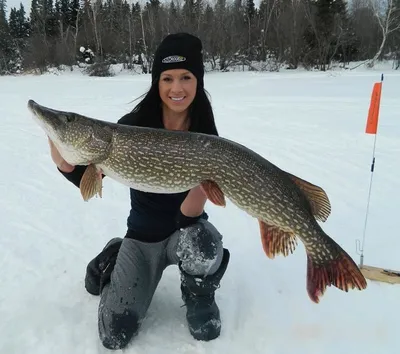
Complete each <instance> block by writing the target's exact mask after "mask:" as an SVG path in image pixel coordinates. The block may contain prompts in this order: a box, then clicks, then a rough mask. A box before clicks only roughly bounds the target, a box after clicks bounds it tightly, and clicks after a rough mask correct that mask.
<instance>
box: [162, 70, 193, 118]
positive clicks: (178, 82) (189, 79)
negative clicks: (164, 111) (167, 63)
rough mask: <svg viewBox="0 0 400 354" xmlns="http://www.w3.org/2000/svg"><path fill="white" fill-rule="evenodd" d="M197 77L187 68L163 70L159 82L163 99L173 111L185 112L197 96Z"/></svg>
mask: <svg viewBox="0 0 400 354" xmlns="http://www.w3.org/2000/svg"><path fill="white" fill-rule="evenodd" d="M196 89H197V79H196V76H194V75H193V74H192V73H191V72H190V71H188V70H186V69H172V70H167V71H163V72H162V73H161V76H160V80H159V83H158V90H159V93H160V97H161V101H162V102H163V103H164V105H165V106H166V107H167V108H169V109H170V110H171V111H173V112H176V113H182V112H185V111H186V110H187V109H188V107H189V106H190V104H191V103H192V102H193V100H194V98H195V96H196Z"/></svg>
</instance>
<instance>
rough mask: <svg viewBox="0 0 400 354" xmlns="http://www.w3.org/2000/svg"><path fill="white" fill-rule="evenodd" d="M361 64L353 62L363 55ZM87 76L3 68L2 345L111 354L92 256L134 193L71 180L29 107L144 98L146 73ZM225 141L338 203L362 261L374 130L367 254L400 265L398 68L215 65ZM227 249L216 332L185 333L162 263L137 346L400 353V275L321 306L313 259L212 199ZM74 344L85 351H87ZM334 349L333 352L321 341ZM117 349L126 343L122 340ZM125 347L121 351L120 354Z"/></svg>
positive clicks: (43, 352)
mask: <svg viewBox="0 0 400 354" xmlns="http://www.w3.org/2000/svg"><path fill="white" fill-rule="evenodd" d="M354 65H355V64H354ZM381 72H384V73H385V80H384V84H383V91H382V103H381V110H380V121H379V128H378V135H377V136H374V135H368V134H365V132H364V130H365V124H366V117H367V112H368V107H369V101H370V97H371V91H372V87H373V84H374V83H375V82H377V81H379V80H380V75H381ZM116 74H117V75H116V76H114V77H110V78H94V77H92V78H90V77H87V76H84V75H83V74H81V73H80V72H79V70H77V69H75V70H74V71H72V72H71V71H65V72H58V71H53V72H50V73H48V74H45V75H42V76H39V75H24V76H2V77H0V87H7V90H3V91H2V93H1V95H0V116H1V117H2V119H1V120H0V165H1V166H2V173H1V179H0V195H1V198H0V210H1V213H0V225H2V227H1V233H0V265H1V269H2V271H1V272H0V283H1V284H2V291H1V295H0V314H1V316H0V317H1V321H0V332H1V334H2V335H1V337H2V340H1V341H0V352H1V353H13V354H27V353H29V354H47V353H58V354H67V353H68V354H70V353H77V352H79V353H85V354H95V353H96V354H98V353H108V351H106V350H105V349H104V348H102V345H101V343H100V341H99V339H98V334H97V309H98V297H95V296H91V295H90V294H88V293H87V292H86V291H85V289H84V286H83V281H84V275H85V269H86V265H87V263H88V262H89V261H90V260H91V259H92V258H93V257H94V256H95V255H97V253H98V252H99V251H100V250H101V249H102V247H104V245H105V244H106V243H107V242H108V240H109V239H111V238H113V237H117V236H120V237H122V236H123V235H124V233H125V228H126V217H127V216H128V212H129V190H128V188H127V187H125V186H123V185H121V184H120V183H118V182H116V181H114V180H111V179H110V178H107V177H106V178H105V179H104V188H103V198H101V199H100V198H95V199H92V200H90V201H89V202H84V201H83V200H82V198H81V195H80V193H79V190H78V189H77V188H76V187H75V186H73V185H72V184H71V183H69V182H68V181H66V179H65V178H64V177H63V176H62V175H60V173H59V172H58V171H57V169H56V168H55V166H54V164H53V162H52V160H51V158H50V154H49V147H48V143H47V139H46V137H45V135H44V132H43V131H42V130H41V128H40V127H39V126H38V125H37V124H36V123H35V121H34V120H33V119H32V117H31V114H30V113H29V112H28V109H27V107H26V104H27V102H28V100H29V99H34V100H35V101H37V102H38V103H40V104H43V105H46V106H49V107H51V108H55V109H61V110H67V111H74V112H77V113H81V114H84V115H87V116H89V117H94V118H98V119H103V120H106V121H113V122H115V121H116V120H117V119H119V118H120V117H121V116H122V115H124V114H125V113H127V112H128V111H130V110H131V109H132V108H133V103H132V100H133V99H134V98H136V97H138V96H140V95H141V94H142V93H144V92H145V91H146V90H147V89H148V87H149V84H150V76H149V75H132V74H131V73H129V72H124V71H116ZM205 85H206V88H207V90H208V91H209V92H210V94H211V98H212V105H213V108H214V113H215V117H216V123H217V127H218V130H219V133H220V135H221V136H223V137H225V138H228V139H231V140H234V141H236V142H238V143H241V144H244V145H246V146H247V147H249V148H250V149H253V150H254V151H256V152H258V153H259V154H261V155H262V156H263V157H264V158H265V159H268V160H269V161H270V162H272V163H274V164H275V165H277V166H278V167H280V168H281V169H283V170H285V171H288V172H290V173H292V174H294V175H296V176H298V177H300V178H302V179H305V180H307V181H309V182H311V183H313V184H316V185H318V186H320V187H322V188H323V189H324V190H325V192H326V193H327V195H328V197H329V199H330V202H331V205H332V212H331V215H330V216H329V218H328V220H327V221H326V222H325V223H321V224H320V225H321V227H322V228H323V229H324V231H325V232H326V233H327V234H328V235H329V236H330V237H332V238H333V239H334V240H335V241H336V242H337V243H338V244H340V246H341V247H342V248H343V249H344V250H346V252H348V254H349V255H350V256H351V257H352V258H353V259H354V261H355V262H356V263H359V257H360V256H359V254H358V253H357V249H356V242H357V240H361V239H362V237H363V230H364V223H365V216H366V205H367V196H368V191H369V187H370V177H371V172H370V165H371V161H372V151H373V145H374V139H375V137H376V138H377V140H376V151H375V157H376V164H375V171H374V174H373V185H372V190H371V199H370V209H369V214H368V223H367V229H366V234H365V235H366V238H365V248H364V256H365V259H364V261H365V264H367V265H372V266H377V267H385V268H389V269H395V270H400V263H399V250H400V238H399V237H398V232H396V230H398V215H399V212H400V204H399V200H400V180H399V178H398V175H399V174H400V164H399V163H398V161H399V156H400V139H399V136H400V120H399V119H398V118H399V116H398V112H399V110H400V103H399V100H398V87H399V85H400V73H399V72H396V71H392V70H391V69H390V66H382V67H379V66H378V67H377V68H376V69H375V70H368V69H365V68H363V67H362V66H360V67H359V68H357V69H356V70H346V71H344V70H343V71H342V70H334V71H330V72H306V71H303V70H300V69H299V70H295V71H293V70H291V71H284V70H282V71H281V72H278V73H267V72H264V73H256V72H231V73H207V74H206V77H205ZM206 211H207V212H208V214H209V216H210V222H212V223H213V224H214V226H215V227H216V228H217V229H218V230H219V231H220V233H221V234H222V235H223V242H224V247H226V248H228V249H229V250H230V253H231V260H230V263H229V266H228V269H227V271H226V273H225V276H224V278H223V279H222V282H221V287H220V288H219V289H218V290H217V292H216V300H217V303H218V305H219V307H220V311H221V317H222V332H221V336H220V338H218V339H217V340H215V341H212V342H209V343H203V342H197V341H195V340H193V339H192V338H191V336H190V334H189V331H188V328H187V324H186V321H185V307H183V306H182V300H181V298H180V290H179V285H180V283H179V272H178V269H177V267H176V266H171V267H169V268H167V269H166V270H165V272H164V275H163V278H162V280H161V282H160V284H159V287H158V288H157V291H156V293H155V295H154V298H153V301H152V303H151V305H150V308H149V311H148V314H147V317H146V319H145V321H144V322H143V325H142V328H141V330H140V333H139V335H138V336H137V337H136V338H135V340H134V341H133V342H132V343H131V344H130V346H129V347H128V348H127V349H126V350H125V351H124V353H126V354H139V353H146V354H159V353H161V352H162V353H165V354H180V353H185V354H204V353H208V354H217V353H221V352H226V353H230V354H239V353H240V354H242V353H252V354H269V353H271V354H293V353H296V354H314V353H315V354H321V350H322V351H323V353H324V354H337V353H350V354H376V353H377V352H381V353H385V354H398V353H399V352H400V342H399V341H398V322H399V319H398V311H396V310H394V309H397V308H398V299H399V298H400V288H399V285H387V284H384V283H374V282H370V281H368V287H367V289H365V290H363V291H355V290H353V291H349V292H348V293H345V292H342V291H339V290H338V289H336V288H334V287H330V288H328V289H327V291H326V293H325V295H324V296H323V297H322V298H321V301H320V303H319V304H315V303H312V302H311V301H310V299H309V297H308V295H307V291H306V267H307V263H306V254H305V249H304V246H303V244H302V243H301V241H299V245H298V247H297V249H296V250H295V252H294V254H292V255H290V256H288V257H286V258H284V257H277V258H275V259H274V260H270V259H268V258H267V257H266V255H265V254H264V252H263V250H262V246H261V242H260V235H259V228H258V223H257V220H255V219H253V218H252V217H250V216H248V215H247V214H246V213H245V212H243V211H242V210H240V209H239V208H237V207H235V206H234V205H233V204H232V203H230V201H229V200H228V203H227V206H226V208H222V207H217V206H215V205H213V204H211V203H210V202H207V204H206ZM77 348H79V349H77ZM321 348H323V349H321ZM119 352H121V351H119ZM119 352H117V353H119Z"/></svg>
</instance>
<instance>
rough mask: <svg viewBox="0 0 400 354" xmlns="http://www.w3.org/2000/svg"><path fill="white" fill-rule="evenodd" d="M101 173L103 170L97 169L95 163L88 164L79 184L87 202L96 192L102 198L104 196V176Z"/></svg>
mask: <svg viewBox="0 0 400 354" xmlns="http://www.w3.org/2000/svg"><path fill="white" fill-rule="evenodd" d="M101 174H102V171H101V170H99V169H97V167H96V166H95V165H88V167H87V168H86V170H85V172H84V174H83V176H82V179H81V183H80V184H79V189H80V191H81V195H82V197H83V200H84V201H85V202H87V201H88V200H89V199H91V198H92V197H94V196H95V195H96V194H97V195H99V197H100V198H101V197H102V188H103V178H102V175H101Z"/></svg>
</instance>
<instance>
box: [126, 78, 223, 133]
mask: <svg viewBox="0 0 400 354" xmlns="http://www.w3.org/2000/svg"><path fill="white" fill-rule="evenodd" d="M208 96H209V94H208V92H207V91H206V90H205V89H204V87H202V86H200V85H199V84H197V89H196V97H195V98H194V100H193V102H192V103H191V105H190V107H189V117H190V127H189V131H192V132H197V133H204V134H210V135H218V130H217V127H216V125H215V120H214V113H213V110H212V107H211V102H210V100H209V98H208ZM141 98H142V100H141V101H140V102H139V103H138V104H137V106H136V107H135V108H134V109H133V110H132V113H134V114H135V124H136V125H138V126H142V127H151V128H163V127H164V126H163V123H162V109H161V98H160V94H159V91H158V79H157V80H154V81H153V82H152V84H151V87H150V89H149V91H147V93H145V94H144V95H142V96H140V97H139V98H137V99H141Z"/></svg>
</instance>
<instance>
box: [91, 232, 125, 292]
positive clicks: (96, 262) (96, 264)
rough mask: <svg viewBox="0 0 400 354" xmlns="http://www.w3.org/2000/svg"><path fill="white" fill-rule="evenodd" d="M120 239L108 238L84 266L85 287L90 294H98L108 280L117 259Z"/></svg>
mask: <svg viewBox="0 0 400 354" xmlns="http://www.w3.org/2000/svg"><path fill="white" fill-rule="evenodd" d="M121 244H122V239H119V238H115V239H112V240H110V241H109V242H108V243H107V245H106V246H105V247H104V248H103V251H101V253H100V254H99V255H97V256H96V257H95V258H94V259H92V260H91V261H90V263H89V264H88V265H87V267H86V276H85V288H86V290H87V291H88V293H90V294H92V295H100V293H101V291H102V290H103V287H104V285H106V284H107V283H108V282H109V281H110V277H111V273H112V271H113V269H114V266H115V263H116V261H117V256H118V251H119V248H120V247H121Z"/></svg>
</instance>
